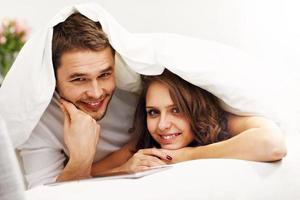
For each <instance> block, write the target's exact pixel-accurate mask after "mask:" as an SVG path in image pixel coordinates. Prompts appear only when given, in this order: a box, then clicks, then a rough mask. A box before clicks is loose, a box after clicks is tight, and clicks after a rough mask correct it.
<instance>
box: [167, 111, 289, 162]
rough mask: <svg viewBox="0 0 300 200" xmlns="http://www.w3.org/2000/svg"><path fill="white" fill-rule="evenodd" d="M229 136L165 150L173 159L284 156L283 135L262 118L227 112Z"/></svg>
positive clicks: (268, 158)
mask: <svg viewBox="0 0 300 200" xmlns="http://www.w3.org/2000/svg"><path fill="white" fill-rule="evenodd" d="M228 131H229V133H231V134H232V135H233V137H232V138H230V139H228V140H225V141H221V142H217V143H213V144H210V145H206V146H199V147H194V148H183V149H181V150H175V151H168V150H164V151H165V152H167V153H169V154H170V155H171V156H173V158H174V159H173V162H180V161H185V160H192V159H200V158H234V159H243V160H253V161H265V162H268V161H276V160H280V159H282V158H283V157H284V156H285V155H286V146H285V142H284V137H283V134H282V132H281V130H280V129H279V127H277V125H276V124H275V123H274V122H272V121H270V120H268V119H265V118H263V117H241V116H236V115H231V114H228Z"/></svg>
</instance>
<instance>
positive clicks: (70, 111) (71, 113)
mask: <svg viewBox="0 0 300 200" xmlns="http://www.w3.org/2000/svg"><path fill="white" fill-rule="evenodd" d="M60 102H61V103H62V105H63V106H64V108H65V111H66V112H67V113H68V115H69V118H70V120H72V117H73V116H74V114H75V113H76V112H78V109H77V108H76V107H75V106H74V104H72V103H70V102H68V101H66V100H64V99H60Z"/></svg>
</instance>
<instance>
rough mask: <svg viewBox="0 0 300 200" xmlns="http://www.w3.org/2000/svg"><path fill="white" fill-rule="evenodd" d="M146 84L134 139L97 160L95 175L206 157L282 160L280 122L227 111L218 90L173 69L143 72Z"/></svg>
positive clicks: (139, 106) (138, 109)
mask: <svg viewBox="0 0 300 200" xmlns="http://www.w3.org/2000/svg"><path fill="white" fill-rule="evenodd" d="M143 84H144V85H143V91H142V93H141V96H140V99H139V102H138V106H137V109H136V113H135V119H134V125H133V128H132V130H131V131H132V132H133V140H132V141H131V142H130V143H129V144H127V145H126V146H124V147H123V148H122V149H120V150H119V151H117V152H115V153H113V154H111V155H110V156H108V157H107V158H105V159H104V160H103V161H102V162H100V163H98V164H96V165H94V166H93V169H92V174H93V175H99V174H101V173H102V172H104V171H106V172H107V171H109V172H113V171H139V170H145V169H148V168H149V167H154V166H158V165H164V164H170V163H177V162H181V161H185V160H192V159H200V158H235V159H244V160H254V161H276V160H280V159H282V158H283V157H284V156H285V154H286V148H285V144H284V139H283V136H282V133H281V131H280V129H279V128H278V127H277V126H276V124H275V123H274V122H272V121H270V120H268V119H266V118H263V117H258V116H251V117H241V116H236V115H233V114H230V113H228V112H225V111H224V110H223V109H222V108H221V107H220V105H219V103H218V100H217V98H216V97H215V96H213V95H212V94H210V93H209V92H207V91H205V90H203V89H201V88H199V87H197V86H195V85H192V84H191V83H189V82H187V81H185V80H183V79H182V78H180V77H179V76H177V75H175V74H173V73H172V72H170V71H168V70H167V69H166V70H165V71H164V72H163V74H161V75H158V76H145V77H143Z"/></svg>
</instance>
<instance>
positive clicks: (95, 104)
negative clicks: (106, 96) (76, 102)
mask: <svg viewBox="0 0 300 200" xmlns="http://www.w3.org/2000/svg"><path fill="white" fill-rule="evenodd" d="M85 103H86V104H89V105H91V106H97V105H99V104H100V102H85Z"/></svg>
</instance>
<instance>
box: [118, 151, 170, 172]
mask: <svg viewBox="0 0 300 200" xmlns="http://www.w3.org/2000/svg"><path fill="white" fill-rule="evenodd" d="M171 160H172V158H171V156H169V155H168V154H167V153H165V152H164V151H163V150H162V149H156V148H151V149H141V150H139V151H138V152H136V153H135V154H134V155H133V156H132V157H131V158H130V159H129V160H128V161H127V162H126V163H125V164H123V165H121V166H120V167H119V169H118V170H119V171H126V172H138V171H143V170H147V169H149V168H151V167H156V166H160V165H166V164H169V163H170V162H171Z"/></svg>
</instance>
